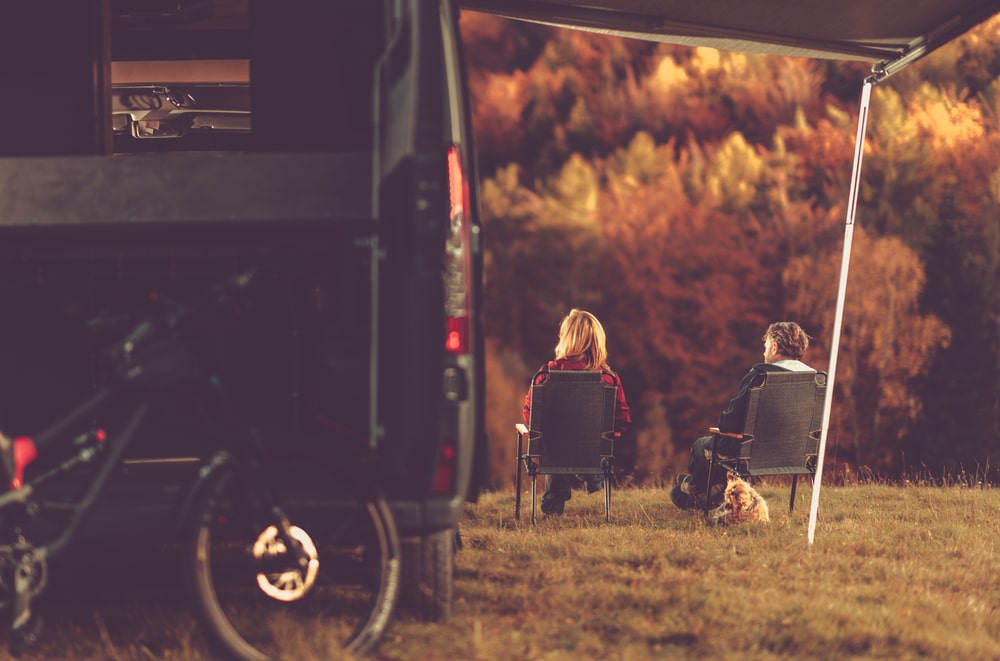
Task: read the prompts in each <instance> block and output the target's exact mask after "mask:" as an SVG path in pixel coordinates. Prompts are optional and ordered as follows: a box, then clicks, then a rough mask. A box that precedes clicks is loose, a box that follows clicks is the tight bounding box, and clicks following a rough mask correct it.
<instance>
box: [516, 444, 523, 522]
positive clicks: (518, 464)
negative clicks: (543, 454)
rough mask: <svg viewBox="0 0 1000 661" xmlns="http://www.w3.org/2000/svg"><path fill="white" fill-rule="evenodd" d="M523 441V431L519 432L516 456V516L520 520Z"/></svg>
mask: <svg viewBox="0 0 1000 661" xmlns="http://www.w3.org/2000/svg"><path fill="white" fill-rule="evenodd" d="M523 443H524V441H523V440H522V438H521V432H517V456H516V457H514V518H515V519H518V520H520V518H521V462H522V461H523V458H522V457H521V452H522V451H523Z"/></svg>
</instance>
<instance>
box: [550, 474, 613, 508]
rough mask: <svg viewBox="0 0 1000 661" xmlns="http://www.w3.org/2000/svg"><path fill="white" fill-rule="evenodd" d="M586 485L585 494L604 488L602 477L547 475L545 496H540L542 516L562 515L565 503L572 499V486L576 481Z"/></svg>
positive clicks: (598, 475)
mask: <svg viewBox="0 0 1000 661" xmlns="http://www.w3.org/2000/svg"><path fill="white" fill-rule="evenodd" d="M581 479H582V480H583V482H584V483H585V484H586V485H587V493H594V492H595V491H600V490H601V489H603V488H604V476H603V475H600V474H597V475H569V474H565V473H559V474H551V473H550V474H548V475H546V476H545V495H543V496H542V513H543V514H562V513H563V508H564V507H565V505H566V501H567V500H569V499H570V498H571V497H572V489H573V485H574V484H575V483H576V482H577V481H578V480H581Z"/></svg>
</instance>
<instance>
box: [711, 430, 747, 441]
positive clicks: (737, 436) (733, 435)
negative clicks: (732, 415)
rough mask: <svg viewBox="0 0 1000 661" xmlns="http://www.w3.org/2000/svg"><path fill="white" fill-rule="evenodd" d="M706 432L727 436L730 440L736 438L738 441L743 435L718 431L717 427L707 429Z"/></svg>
mask: <svg viewBox="0 0 1000 661" xmlns="http://www.w3.org/2000/svg"><path fill="white" fill-rule="evenodd" d="M708 431H710V432H712V433H713V434H720V435H722V436H728V437H730V438H738V439H742V438H743V434H735V433H733V432H731V431H719V428H718V427H709V428H708Z"/></svg>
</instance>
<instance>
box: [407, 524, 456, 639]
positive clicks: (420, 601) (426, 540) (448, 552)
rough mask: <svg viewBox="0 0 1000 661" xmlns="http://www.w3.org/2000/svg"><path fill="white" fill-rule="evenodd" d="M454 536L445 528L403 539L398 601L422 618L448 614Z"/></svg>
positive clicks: (431, 619) (440, 618) (440, 617)
mask: <svg viewBox="0 0 1000 661" xmlns="http://www.w3.org/2000/svg"><path fill="white" fill-rule="evenodd" d="M456 535H457V532H456V531H455V530H453V529H450V528H448V529H445V530H438V531H436V532H432V533H428V534H427V535H424V536H422V537H409V538H406V539H404V540H403V543H402V547H403V584H402V586H401V587H402V591H401V594H400V604H401V606H402V607H403V608H404V609H405V610H406V611H408V612H410V613H412V614H414V615H416V616H417V617H419V618H420V619H422V620H425V621H428V622H440V621H444V620H447V619H448V618H449V617H451V609H452V602H453V600H454V585H455V546H456Z"/></svg>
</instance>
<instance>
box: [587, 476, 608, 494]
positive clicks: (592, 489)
mask: <svg viewBox="0 0 1000 661" xmlns="http://www.w3.org/2000/svg"><path fill="white" fill-rule="evenodd" d="M584 482H586V484H587V493H596V492H598V491H604V477H603V476H598V478H597V479H596V480H593V479H584Z"/></svg>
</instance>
